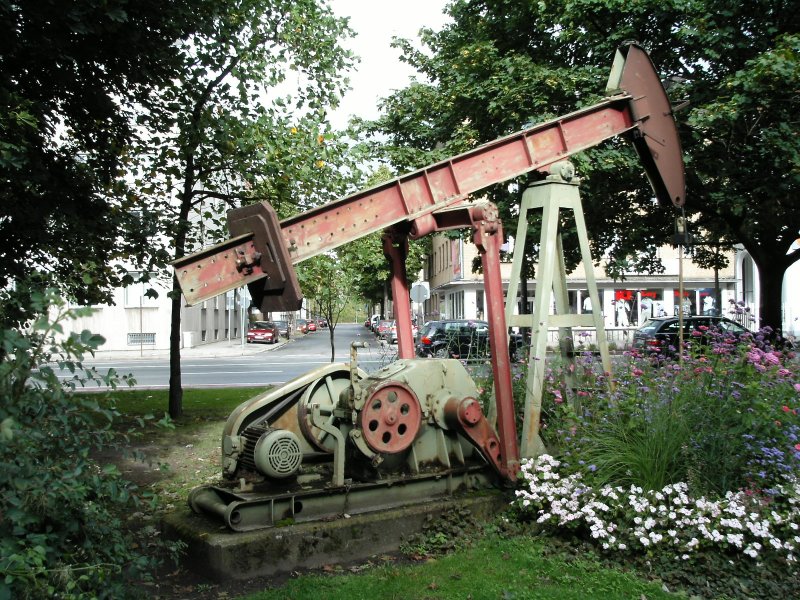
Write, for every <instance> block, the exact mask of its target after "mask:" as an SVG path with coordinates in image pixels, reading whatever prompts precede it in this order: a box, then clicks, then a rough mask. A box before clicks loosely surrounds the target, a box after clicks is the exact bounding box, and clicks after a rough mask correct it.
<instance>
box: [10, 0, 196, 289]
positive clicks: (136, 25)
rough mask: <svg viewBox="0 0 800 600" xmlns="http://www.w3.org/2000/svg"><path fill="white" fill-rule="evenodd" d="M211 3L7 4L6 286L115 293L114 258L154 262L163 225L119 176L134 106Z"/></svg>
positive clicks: (94, 0)
mask: <svg viewBox="0 0 800 600" xmlns="http://www.w3.org/2000/svg"><path fill="white" fill-rule="evenodd" d="M211 4H212V3H211V2H207V1H206V0H186V1H184V2H166V3H165V2H161V1H155V0H142V1H137V2H130V1H129V0H103V1H100V0H75V1H73V2H60V1H58V0H21V1H14V2H11V1H8V0H3V1H1V2H0V31H1V32H2V36H0V38H1V39H2V41H0V48H1V50H0V106H1V107H2V110H0V132H2V136H0V181H1V182H2V186H0V187H1V188H2V191H0V287H6V286H8V285H9V283H12V282H19V281H22V280H24V279H29V278H31V276H32V274H36V276H35V279H36V280H38V281H39V282H40V285H48V284H49V285H58V286H59V287H60V288H61V289H63V290H65V291H67V292H68V293H69V294H71V295H72V296H73V297H75V298H77V299H78V300H79V301H81V302H100V301H107V300H108V299H109V298H110V292H109V289H110V287H111V286H113V285H115V284H118V283H119V281H120V280H121V279H122V278H123V277H124V273H123V272H118V271H115V270H114V269H113V268H112V267H111V266H110V263H111V262H112V261H113V260H114V259H118V258H121V257H124V258H126V259H130V260H131V261H132V262H134V263H135V262H137V261H138V262H144V261H145V260H146V257H147V256H148V253H147V248H148V246H149V245H150V241H151V237H150V236H151V235H152V233H153V231H152V230H151V229H150V228H149V227H148V224H147V223H145V222H143V221H142V220H141V214H140V213H137V212H136V208H137V199H136V194H135V193H134V192H133V191H132V190H131V189H129V188H128V186H127V185H126V183H125V181H124V180H123V179H122V178H121V177H120V169H122V168H123V166H124V158H125V154H126V152H127V148H128V144H129V143H130V142H131V141H132V139H133V137H134V134H133V129H132V121H131V116H132V114H133V112H134V110H141V109H146V108H147V107H149V106H151V100H152V96H151V90H152V89H153V88H154V87H158V86H160V85H163V84H164V83H165V82H167V81H169V80H170V79H171V77H172V76H173V75H174V73H175V69H176V67H177V65H178V64H179V57H178V56H177V55H176V53H175V52H174V46H175V44H176V43H178V42H179V41H180V40H183V39H186V38H187V37H188V36H189V35H190V34H192V33H193V32H196V31H199V30H202V29H203V27H204V26H205V24H206V22H207V16H208V13H209V10H208V6H210V5H211Z"/></svg>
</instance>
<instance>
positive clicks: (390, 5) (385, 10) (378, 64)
mask: <svg viewBox="0 0 800 600" xmlns="http://www.w3.org/2000/svg"><path fill="white" fill-rule="evenodd" d="M445 4H446V0H399V1H398V0H393V1H390V0H331V1H330V5H331V8H332V9H333V11H334V13H336V14H337V15H338V16H341V17H350V28H351V29H353V31H355V32H356V37H355V38H354V39H352V40H348V42H347V43H346V44H344V45H345V47H346V48H348V49H350V50H352V51H353V52H354V53H355V54H356V55H357V56H359V57H360V59H361V61H360V62H359V63H358V64H357V65H356V69H355V71H353V72H351V74H350V86H351V87H352V90H351V91H350V92H348V93H347V94H346V95H345V97H344V98H343V100H342V104H341V106H340V108H339V109H338V110H336V111H335V112H334V113H333V114H332V116H331V122H332V125H333V127H334V128H335V129H340V128H343V127H344V126H345V125H346V124H347V120H348V118H349V117H350V116H351V115H355V116H359V117H362V118H366V119H374V118H376V117H377V116H378V107H377V104H378V100H379V99H380V98H383V97H385V96H388V95H389V94H391V92H392V91H393V90H397V89H401V88H403V87H405V86H406V84H407V83H408V81H409V79H410V78H411V76H412V75H413V74H414V70H413V69H412V68H411V67H409V66H408V65H406V64H404V63H401V62H400V59H399V56H400V51H399V50H397V49H395V48H391V47H390V45H389V44H390V43H391V41H392V37H393V36H398V37H404V38H409V39H411V40H415V41H416V40H418V36H417V32H418V31H419V30H420V28H422V27H431V28H433V29H439V28H441V26H442V25H443V24H444V23H445V21H446V17H445V15H444V14H443V13H442V10H443V9H444V6H445Z"/></svg>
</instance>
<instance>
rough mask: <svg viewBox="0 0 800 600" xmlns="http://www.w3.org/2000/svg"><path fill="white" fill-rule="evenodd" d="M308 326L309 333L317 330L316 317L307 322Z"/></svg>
mask: <svg viewBox="0 0 800 600" xmlns="http://www.w3.org/2000/svg"><path fill="white" fill-rule="evenodd" d="M306 328H307V329H308V331H309V333H311V332H312V331H316V330H317V322H316V321H315V320H314V319H309V320H308V321H307V322H306Z"/></svg>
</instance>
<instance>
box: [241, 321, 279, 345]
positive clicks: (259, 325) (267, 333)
mask: <svg viewBox="0 0 800 600" xmlns="http://www.w3.org/2000/svg"><path fill="white" fill-rule="evenodd" d="M279 335H280V334H279V333H278V327H277V326H276V325H275V323H273V322H272V321H256V322H255V323H253V324H252V325H250V329H249V330H248V331H247V343H248V344H251V343H254V342H261V343H264V344H274V343H275V342H277V341H278V336H279Z"/></svg>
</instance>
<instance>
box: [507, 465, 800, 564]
mask: <svg viewBox="0 0 800 600" xmlns="http://www.w3.org/2000/svg"><path fill="white" fill-rule="evenodd" d="M560 464H561V463H560V462H559V461H558V460H556V459H555V458H553V457H552V456H550V455H548V454H544V455H542V456H539V457H538V458H536V459H533V460H528V459H525V460H523V462H522V467H521V475H522V478H523V480H524V481H525V488H524V489H521V490H517V492H516V495H517V499H516V501H515V505H516V506H517V507H519V508H520V509H522V510H523V511H524V512H529V513H533V515H534V516H535V517H536V521H537V522H538V523H540V524H543V525H546V526H550V527H553V528H558V527H567V528H571V529H578V528H580V527H586V528H587V529H588V531H589V534H590V535H591V537H592V538H594V539H595V540H597V541H598V543H600V544H601V545H602V547H603V548H604V549H606V550H634V549H647V550H652V549H655V548H656V547H658V548H663V549H664V550H667V549H669V550H672V551H674V552H675V556H676V558H678V559H682V560H689V559H690V558H691V554H692V553H693V552H697V551H698V550H701V549H710V548H734V549H736V550H737V551H739V552H741V553H742V554H745V555H747V556H750V557H752V558H757V557H759V556H760V555H761V554H763V553H764V552H766V551H772V552H776V553H778V554H779V555H781V556H783V557H784V558H785V559H786V561H788V562H795V561H796V560H797V556H796V553H797V549H798V548H800V525H798V524H799V523H800V483H798V482H794V483H793V484H792V485H790V486H788V487H787V488H785V489H784V490H783V491H784V493H783V494H782V496H783V501H781V502H776V503H775V504H773V505H769V504H766V505H765V504H762V505H758V504H757V503H756V502H755V501H754V500H753V499H752V498H751V497H749V496H747V495H746V494H745V493H743V492H738V493H733V492H729V493H728V494H727V495H726V496H725V498H723V499H721V500H715V501H711V500H707V499H706V498H702V497H701V498H690V497H689V496H688V495H687V493H686V491H687V486H686V484H684V483H677V484H675V485H668V486H666V487H665V488H663V489H662V490H648V491H645V490H643V489H642V488H639V487H636V486H631V487H630V489H627V490H626V489H623V488H622V487H610V486H606V487H602V488H599V489H593V488H591V487H589V486H586V485H584V484H583V482H582V480H581V479H582V478H581V475H580V474H573V475H570V476H568V477H561V475H559V473H558V471H557V469H558V467H559V466H560Z"/></svg>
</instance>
